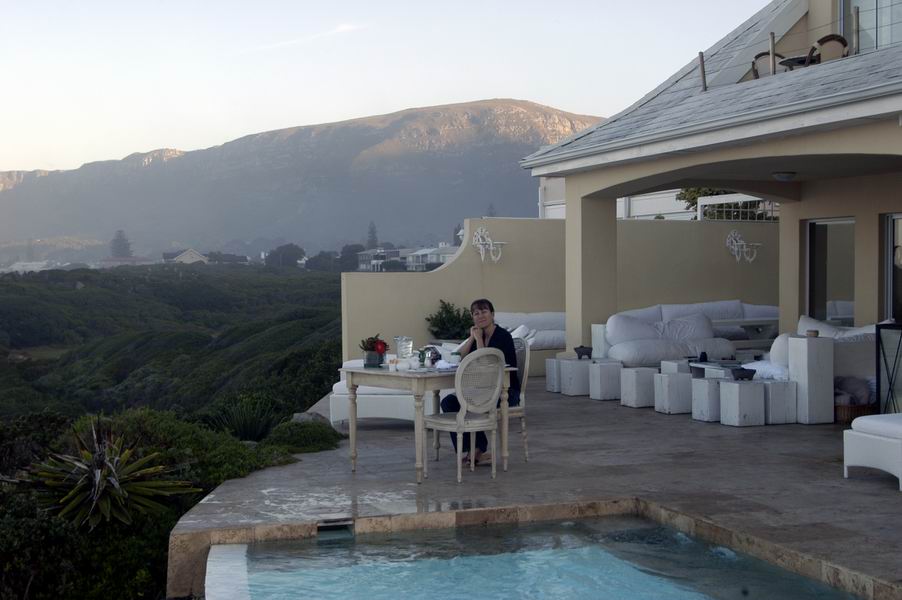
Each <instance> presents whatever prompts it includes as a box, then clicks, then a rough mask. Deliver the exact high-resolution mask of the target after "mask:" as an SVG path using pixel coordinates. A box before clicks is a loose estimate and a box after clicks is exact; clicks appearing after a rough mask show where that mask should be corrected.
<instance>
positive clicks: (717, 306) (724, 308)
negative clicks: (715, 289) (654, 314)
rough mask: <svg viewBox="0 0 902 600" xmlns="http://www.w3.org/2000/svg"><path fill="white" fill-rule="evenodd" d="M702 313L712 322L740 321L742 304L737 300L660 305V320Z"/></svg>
mask: <svg viewBox="0 0 902 600" xmlns="http://www.w3.org/2000/svg"><path fill="white" fill-rule="evenodd" d="M696 313H702V314H703V315H705V316H706V317H708V318H709V319H711V320H712V321H717V320H718V319H742V318H744V315H743V312H742V302H740V301H739V300H718V301H716V302H695V303H693V304H662V305H661V320H662V321H670V320H671V319H678V318H680V317H685V316H687V315H692V314H696Z"/></svg>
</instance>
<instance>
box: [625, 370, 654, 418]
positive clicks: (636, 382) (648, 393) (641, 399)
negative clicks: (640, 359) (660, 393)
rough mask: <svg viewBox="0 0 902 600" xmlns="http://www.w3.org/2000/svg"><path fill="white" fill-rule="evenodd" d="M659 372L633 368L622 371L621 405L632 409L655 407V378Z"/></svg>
mask: <svg viewBox="0 0 902 600" xmlns="http://www.w3.org/2000/svg"><path fill="white" fill-rule="evenodd" d="M657 372H658V370H657V369H653V368H651V367H633V368H629V369H621V371H620V404H622V405H623V406H629V407H630V408H644V407H646V406H654V405H655V378H654V376H655V375H656V374H657Z"/></svg>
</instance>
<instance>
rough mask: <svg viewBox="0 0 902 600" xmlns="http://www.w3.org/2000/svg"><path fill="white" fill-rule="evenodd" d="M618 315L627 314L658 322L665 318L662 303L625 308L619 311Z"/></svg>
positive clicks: (649, 321)
mask: <svg viewBox="0 0 902 600" xmlns="http://www.w3.org/2000/svg"><path fill="white" fill-rule="evenodd" d="M617 314H618V315H626V316H627V317H633V318H635V319H639V320H640V321H645V322H647V323H657V322H658V321H663V320H664V318H663V317H662V316H661V305H660V304H655V305H654V306H649V307H646V308H634V309H632V310H623V311H620V312H619V313H617Z"/></svg>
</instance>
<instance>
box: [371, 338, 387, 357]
mask: <svg viewBox="0 0 902 600" xmlns="http://www.w3.org/2000/svg"><path fill="white" fill-rule="evenodd" d="M374 347H375V349H376V352H378V353H379V354H385V350H386V349H387V346H386V345H385V342H383V341H382V340H376V343H375V344H374Z"/></svg>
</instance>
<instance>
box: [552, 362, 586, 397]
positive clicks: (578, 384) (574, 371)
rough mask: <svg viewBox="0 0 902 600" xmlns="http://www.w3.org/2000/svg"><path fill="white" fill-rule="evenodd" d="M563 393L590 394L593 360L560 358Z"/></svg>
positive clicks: (571, 394) (569, 394)
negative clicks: (590, 375) (590, 374)
mask: <svg viewBox="0 0 902 600" xmlns="http://www.w3.org/2000/svg"><path fill="white" fill-rule="evenodd" d="M558 362H559V363H560V368H561V393H562V394H564V395H565V396H588V395H589V366H590V365H591V364H592V361H591V360H575V359H574V360H560V361H558Z"/></svg>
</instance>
